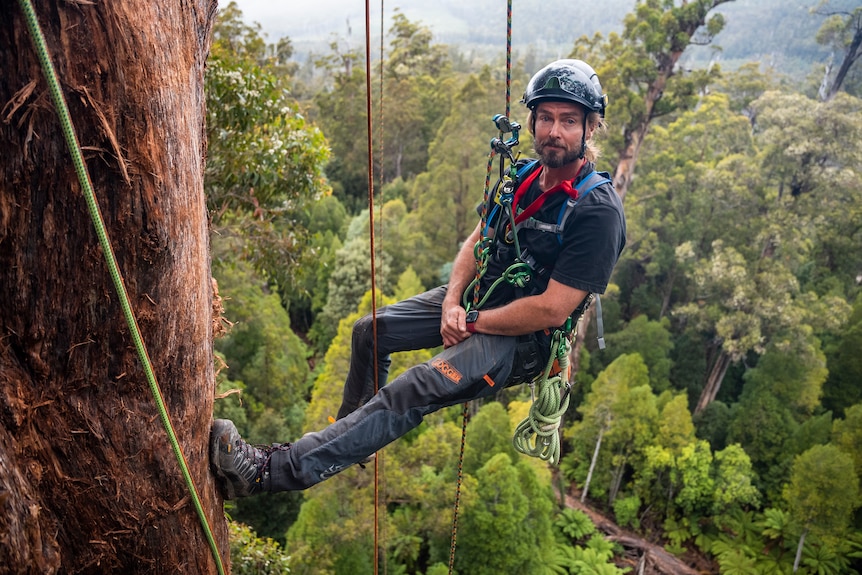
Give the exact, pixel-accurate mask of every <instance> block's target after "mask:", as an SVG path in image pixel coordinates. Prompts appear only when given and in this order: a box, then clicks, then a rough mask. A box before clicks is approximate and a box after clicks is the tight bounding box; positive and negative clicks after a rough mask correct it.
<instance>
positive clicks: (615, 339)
mask: <svg viewBox="0 0 862 575" xmlns="http://www.w3.org/2000/svg"><path fill="white" fill-rule="evenodd" d="M669 326H670V324H669V322H667V321H666V320H664V321H651V320H649V319H648V318H647V316H645V315H639V316H637V317H635V318H634V319H633V320H632V321H631V322H629V324H628V325H627V326H625V328H623V329H622V331H618V332H616V333H613V334H608V336H607V338H606V339H607V344H608V349H607V351H606V352H605V353H603V354H602V356H601V359H602V360H603V361H605V362H607V363H610V362H612V361H613V360H614V359H616V358H617V357H619V356H620V355H623V354H627V353H637V354H638V355H640V356H641V359H643V361H644V363H646V365H647V368H648V369H649V378H650V386H651V387H652V390H653V391H654V392H655V393H657V394H658V393H661V392H662V391H664V390H666V389H668V387H669V386H670V379H669V378H670V370H671V367H672V362H671V360H670V357H669V355H670V353H671V350H672V349H673V341H672V340H671V334H670V331H669V329H668V328H669ZM603 367H604V366H603V365H602V364H600V363H596V364H595V365H594V366H593V369H594V370H596V371H597V372H598V371H601V369H602V368H603Z"/></svg>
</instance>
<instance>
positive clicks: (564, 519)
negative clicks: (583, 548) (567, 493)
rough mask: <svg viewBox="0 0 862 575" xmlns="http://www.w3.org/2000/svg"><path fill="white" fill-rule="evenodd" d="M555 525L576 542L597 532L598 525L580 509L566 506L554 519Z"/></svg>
mask: <svg viewBox="0 0 862 575" xmlns="http://www.w3.org/2000/svg"><path fill="white" fill-rule="evenodd" d="M554 527H555V528H556V529H557V530H558V531H559V532H560V533H561V534H562V535H563V536H564V537H566V538H567V539H568V540H569V542H570V543H576V542H578V541H581V540H584V539H586V538H587V537H589V536H592V535H593V534H595V533H596V532H597V531H596V525H595V524H594V523H593V521H592V520H591V519H590V517H589V516H588V515H587V514H586V513H584V512H583V511H581V510H579V509H570V508H568V507H567V508H565V509H563V510H562V511H560V513H559V514H558V515H557V516H556V518H555V519H554Z"/></svg>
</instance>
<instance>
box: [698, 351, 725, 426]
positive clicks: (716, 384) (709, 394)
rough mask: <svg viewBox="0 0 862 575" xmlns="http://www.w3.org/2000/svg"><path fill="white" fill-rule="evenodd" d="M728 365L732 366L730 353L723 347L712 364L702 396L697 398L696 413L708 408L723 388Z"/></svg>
mask: <svg viewBox="0 0 862 575" xmlns="http://www.w3.org/2000/svg"><path fill="white" fill-rule="evenodd" d="M728 367H730V355H729V354H728V353H727V352H726V351H724V350H723V349H722V350H719V352H718V357H717V358H716V360H715V363H714V364H712V369H711V370H710V372H709V377H708V378H707V379H706V385H705V386H704V387H703V391H702V392H701V393H700V398H699V399H698V400H697V407H695V408H694V414H695V415H697V414H698V413H700V412H701V411H703V410H704V409H706V406H707V405H709V404H710V403H712V402H713V401H714V400H715V396H716V395H718V390H719V389H721V382H722V381H724V375H725V374H726V373H727V368H728Z"/></svg>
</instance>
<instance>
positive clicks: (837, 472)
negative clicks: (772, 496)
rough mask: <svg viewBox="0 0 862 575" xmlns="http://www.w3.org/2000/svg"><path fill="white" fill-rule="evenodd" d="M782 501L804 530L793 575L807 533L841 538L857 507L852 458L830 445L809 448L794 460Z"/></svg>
mask: <svg viewBox="0 0 862 575" xmlns="http://www.w3.org/2000/svg"><path fill="white" fill-rule="evenodd" d="M784 498H785V499H786V500H787V505H788V507H789V512H790V515H791V517H792V518H793V519H794V520H795V521H797V522H798V523H799V524H800V525H802V527H803V531H802V535H801V536H800V537H799V545H798V547H797V551H796V560H795V561H794V563H793V572H794V573H795V572H796V571H797V570H798V568H799V563H800V560H801V558H802V548H803V546H804V545H805V537H806V535H807V534H808V532H809V531H812V532H814V533H815V534H817V535H819V536H821V537H823V536H826V537H828V536H836V535H840V534H842V533H843V531H844V529H846V528H847V526H848V524H849V522H850V518H851V517H852V514H853V511H854V510H855V509H856V508H857V507H858V506H859V504H860V501H859V477H858V476H857V475H856V474H855V472H854V469H853V460H852V458H851V457H850V455H848V454H846V453H844V452H842V451H841V450H840V449H838V448H837V447H835V446H833V445H817V446H815V447H812V448H811V449H809V450H808V451H806V452H805V453H803V454H802V455H799V456H798V457H797V458H796V459H795V460H794V462H793V468H792V472H791V475H790V483H789V484H788V485H787V487H786V488H785V491H784Z"/></svg>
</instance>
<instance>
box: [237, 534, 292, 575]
mask: <svg viewBox="0 0 862 575" xmlns="http://www.w3.org/2000/svg"><path fill="white" fill-rule="evenodd" d="M228 528H229V537H230V563H231V573H234V574H235V575H284V574H287V573H293V571H291V569H290V567H291V558H290V556H288V555H285V554H284V551H283V550H282V549H281V547H280V546H279V545H278V543H276V542H275V541H273V540H272V539H269V538H266V537H264V538H261V537H258V536H257V535H255V533H254V531H252V530H251V529H250V528H249V527H248V526H246V525H243V524H242V523H237V522H235V521H228Z"/></svg>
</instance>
